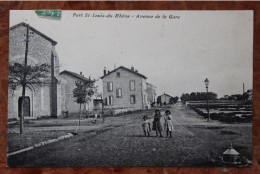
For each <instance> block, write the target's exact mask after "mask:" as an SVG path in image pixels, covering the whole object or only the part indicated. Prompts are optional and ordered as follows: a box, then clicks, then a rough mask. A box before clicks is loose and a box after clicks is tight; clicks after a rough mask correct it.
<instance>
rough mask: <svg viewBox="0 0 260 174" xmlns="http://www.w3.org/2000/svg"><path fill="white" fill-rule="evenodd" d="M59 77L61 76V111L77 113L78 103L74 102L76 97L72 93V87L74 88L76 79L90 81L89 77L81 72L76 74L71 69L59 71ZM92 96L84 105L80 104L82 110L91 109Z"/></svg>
mask: <svg viewBox="0 0 260 174" xmlns="http://www.w3.org/2000/svg"><path fill="white" fill-rule="evenodd" d="M60 77H61V78H62V90H61V96H62V102H61V110H62V112H63V113H64V112H67V111H68V113H69V114H71V113H79V109H80V105H79V104H78V103H77V102H76V98H75V97H74V95H73V89H75V88H76V84H75V82H76V81H82V82H84V81H85V82H86V81H90V78H86V77H84V76H83V75H82V72H80V74H77V73H75V72H71V71H67V70H65V71H62V72H61V73H60ZM93 107H94V106H93V98H91V101H89V102H88V103H86V104H85V105H81V109H82V111H92V109H93Z"/></svg>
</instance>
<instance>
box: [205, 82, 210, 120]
mask: <svg viewBox="0 0 260 174" xmlns="http://www.w3.org/2000/svg"><path fill="white" fill-rule="evenodd" d="M204 83H205V85H206V91H207V112H208V121H209V119H210V115H209V97H208V88H209V80H208V78H206V79H205V80H204Z"/></svg>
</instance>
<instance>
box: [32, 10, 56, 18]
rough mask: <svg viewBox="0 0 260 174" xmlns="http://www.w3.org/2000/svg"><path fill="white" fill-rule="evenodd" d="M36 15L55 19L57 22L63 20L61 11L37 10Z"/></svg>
mask: <svg viewBox="0 0 260 174" xmlns="http://www.w3.org/2000/svg"><path fill="white" fill-rule="evenodd" d="M35 13H36V14H37V15H38V16H39V17H44V18H48V19H55V20H60V19H61V10H35Z"/></svg>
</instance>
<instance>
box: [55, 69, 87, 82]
mask: <svg viewBox="0 0 260 174" xmlns="http://www.w3.org/2000/svg"><path fill="white" fill-rule="evenodd" d="M62 74H69V75H71V76H73V77H75V78H77V79H80V80H83V81H90V79H88V78H86V77H84V76H82V75H79V74H77V73H74V72H71V71H67V70H64V71H62V72H61V73H60V75H62Z"/></svg>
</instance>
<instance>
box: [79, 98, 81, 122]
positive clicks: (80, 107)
mask: <svg viewBox="0 0 260 174" xmlns="http://www.w3.org/2000/svg"><path fill="white" fill-rule="evenodd" d="M80 120H81V103H80V104H79V126H80Z"/></svg>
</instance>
